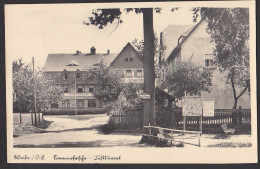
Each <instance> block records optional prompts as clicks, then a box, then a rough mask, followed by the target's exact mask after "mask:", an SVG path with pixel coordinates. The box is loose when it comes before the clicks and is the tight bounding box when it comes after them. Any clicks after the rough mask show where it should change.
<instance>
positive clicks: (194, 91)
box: [166, 61, 212, 99]
mask: <svg viewBox="0 0 260 169" xmlns="http://www.w3.org/2000/svg"><path fill="white" fill-rule="evenodd" d="M211 78H212V71H211V70H209V69H203V68H200V67H198V66H196V65H194V64H192V63H191V62H185V61H182V62H180V63H179V64H178V67H177V68H175V69H174V70H173V69H172V68H171V67H169V68H168V71H167V74H166V79H167V80H168V90H169V92H170V93H171V94H172V95H173V96H174V97H175V98H176V99H181V97H182V96H183V95H184V92H186V94H187V95H199V94H200V92H201V91H206V92H210V91H211V86H212V79H211Z"/></svg>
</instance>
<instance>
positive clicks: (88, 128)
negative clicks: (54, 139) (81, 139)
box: [38, 125, 103, 133]
mask: <svg viewBox="0 0 260 169" xmlns="http://www.w3.org/2000/svg"><path fill="white" fill-rule="evenodd" d="M102 126H103V125H97V126H91V127H83V128H73V129H64V130H53V131H51V130H50V131H48V130H42V131H39V132H38V133H62V132H69V131H84V130H94V129H97V130H100V128H101V127H102Z"/></svg>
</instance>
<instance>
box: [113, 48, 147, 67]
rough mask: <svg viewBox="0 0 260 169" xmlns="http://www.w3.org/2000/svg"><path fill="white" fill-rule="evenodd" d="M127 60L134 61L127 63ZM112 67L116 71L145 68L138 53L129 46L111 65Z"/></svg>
mask: <svg viewBox="0 0 260 169" xmlns="http://www.w3.org/2000/svg"><path fill="white" fill-rule="evenodd" d="M126 58H132V59H133V61H126V60H125V59H126ZM111 67H113V68H116V69H127V68H130V69H131V68H132V69H137V68H141V69H142V68H143V63H142V60H141V59H140V58H139V56H137V54H136V52H135V51H134V49H133V48H132V47H130V46H129V45H127V46H126V47H125V48H124V49H123V50H122V52H121V53H120V54H119V56H118V57H117V58H116V59H115V61H114V62H113V63H112V64H111Z"/></svg>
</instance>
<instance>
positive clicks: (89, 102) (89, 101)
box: [88, 99, 96, 107]
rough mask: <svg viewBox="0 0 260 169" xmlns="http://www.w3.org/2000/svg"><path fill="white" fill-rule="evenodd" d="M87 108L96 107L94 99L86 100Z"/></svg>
mask: <svg viewBox="0 0 260 169" xmlns="http://www.w3.org/2000/svg"><path fill="white" fill-rule="evenodd" d="M88 107H96V100H95V99H91V100H88Z"/></svg>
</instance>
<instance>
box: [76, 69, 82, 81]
mask: <svg viewBox="0 0 260 169" xmlns="http://www.w3.org/2000/svg"><path fill="white" fill-rule="evenodd" d="M76 78H77V80H80V78H81V72H80V71H79V69H78V70H77V72H76Z"/></svg>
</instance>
